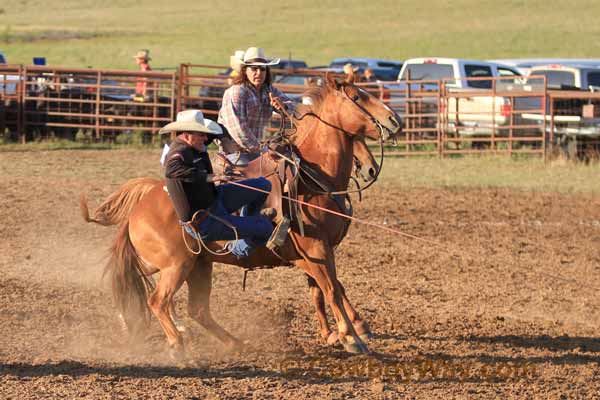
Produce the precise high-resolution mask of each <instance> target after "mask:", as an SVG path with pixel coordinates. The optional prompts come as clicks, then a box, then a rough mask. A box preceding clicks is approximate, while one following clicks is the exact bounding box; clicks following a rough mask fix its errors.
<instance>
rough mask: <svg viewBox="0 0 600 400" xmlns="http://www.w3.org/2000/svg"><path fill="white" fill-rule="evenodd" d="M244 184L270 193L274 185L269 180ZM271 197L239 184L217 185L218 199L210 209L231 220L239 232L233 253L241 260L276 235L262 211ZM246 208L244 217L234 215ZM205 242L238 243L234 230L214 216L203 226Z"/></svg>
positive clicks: (212, 212) (222, 217)
mask: <svg viewBox="0 0 600 400" xmlns="http://www.w3.org/2000/svg"><path fill="white" fill-rule="evenodd" d="M240 183H241V184H244V185H246V186H251V187H253V188H257V189H261V190H266V191H270V190H271V182H269V181H268V180H267V179H265V178H256V179H246V180H243V181H240ZM267 196H268V194H266V193H262V192H258V191H256V190H251V189H246V188H242V187H239V186H235V185H229V184H224V185H220V186H217V197H216V199H215V202H214V203H213V205H212V206H211V207H210V212H211V214H213V215H215V216H217V217H219V218H220V219H223V220H225V221H227V223H229V224H231V225H232V226H234V227H235V228H236V230H237V234H238V239H239V240H236V241H234V242H233V243H232V244H231V247H230V249H231V251H232V253H233V254H234V255H236V256H237V257H245V256H248V255H249V254H250V252H251V251H252V250H253V249H254V247H255V246H256V245H265V244H266V243H267V241H268V240H269V237H271V234H272V233H273V224H272V223H271V221H269V219H267V218H265V217H263V216H261V215H260V210H261V208H262V206H263V204H264V202H265V200H266V199H267ZM242 207H244V216H237V215H231V213H232V212H234V211H237V210H239V209H240V208H242ZM199 231H200V236H201V237H202V240H205V241H207V242H213V241H216V240H234V239H235V233H234V232H233V229H231V228H230V227H228V226H227V225H225V224H224V223H223V222H221V221H219V220H218V219H216V218H213V217H212V216H209V217H208V218H207V219H206V220H204V221H203V222H202V223H201V224H200V226H199Z"/></svg>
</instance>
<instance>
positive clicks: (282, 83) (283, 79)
mask: <svg viewBox="0 0 600 400" xmlns="http://www.w3.org/2000/svg"><path fill="white" fill-rule="evenodd" d="M322 84H323V77H322V76H321V75H307V74H293V75H280V76H278V77H277V79H276V80H275V83H274V86H275V87H276V88H278V89H279V90H281V91H282V92H283V93H284V94H285V95H286V96H287V97H288V98H289V99H291V100H295V101H301V99H300V98H301V97H302V93H304V92H305V91H306V90H307V89H308V88H309V87H310V86H311V85H316V86H321V85H322Z"/></svg>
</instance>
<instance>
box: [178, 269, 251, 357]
mask: <svg viewBox="0 0 600 400" xmlns="http://www.w3.org/2000/svg"><path fill="white" fill-rule="evenodd" d="M212 269H213V265H212V262H207V263H199V264H198V265H196V266H195V267H194V269H193V270H192V271H191V272H190V274H189V275H188V277H187V284H188V292H189V300H188V313H189V315H190V317H191V318H192V319H194V320H195V321H196V322H198V323H199V324H200V325H201V326H202V327H203V328H205V329H206V330H207V331H208V332H209V333H210V334H211V335H213V336H214V337H216V338H217V339H218V340H219V341H221V342H222V343H223V344H224V345H225V347H226V349H227V350H230V351H237V350H240V349H241V348H242V347H243V344H242V342H241V341H240V340H239V339H237V338H236V337H234V336H233V335H231V334H230V333H229V332H227V331H226V330H225V329H224V328H223V327H221V326H220V325H219V324H218V323H217V322H216V321H215V320H214V319H213V317H212V315H211V313H210V293H211V290H212Z"/></svg>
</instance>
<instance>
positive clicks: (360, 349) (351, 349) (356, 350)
mask: <svg viewBox="0 0 600 400" xmlns="http://www.w3.org/2000/svg"><path fill="white" fill-rule="evenodd" d="M344 350H346V351H347V352H348V353H351V354H361V353H368V352H369V350H368V349H367V348H366V346H361V345H359V344H358V343H356V342H354V343H350V342H346V343H344Z"/></svg>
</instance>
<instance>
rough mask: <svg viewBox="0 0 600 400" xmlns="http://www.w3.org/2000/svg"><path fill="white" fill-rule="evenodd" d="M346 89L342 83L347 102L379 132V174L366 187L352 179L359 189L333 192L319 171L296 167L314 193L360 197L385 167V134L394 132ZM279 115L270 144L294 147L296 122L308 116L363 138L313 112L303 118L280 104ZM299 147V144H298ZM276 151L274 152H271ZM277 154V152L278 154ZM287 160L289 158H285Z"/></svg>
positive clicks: (302, 165) (351, 136) (353, 136)
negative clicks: (289, 129) (321, 177)
mask: <svg viewBox="0 0 600 400" xmlns="http://www.w3.org/2000/svg"><path fill="white" fill-rule="evenodd" d="M346 87H347V85H346V84H344V83H342V84H341V89H342V90H341V92H342V93H343V94H344V96H345V98H346V99H347V100H349V101H350V102H352V104H354V105H355V106H356V107H357V108H358V109H359V110H360V112H361V113H362V114H364V115H366V117H367V119H368V120H369V121H370V122H371V123H372V124H373V125H374V126H375V127H376V128H377V130H378V131H379V148H380V160H379V162H378V167H379V168H377V173H376V174H375V176H374V177H373V180H371V181H370V182H369V183H368V184H367V185H366V186H364V187H360V184H359V183H358V181H357V180H356V179H354V178H353V177H351V178H352V179H353V180H354V181H355V183H356V186H357V187H358V188H357V189H349V190H339V191H332V190H328V189H329V188H328V187H327V184H325V183H323V182H321V180H320V179H319V178H318V175H319V173H318V172H317V171H314V170H313V169H312V168H311V167H309V166H308V165H306V164H305V163H302V162H301V160H300V161H299V162H298V164H297V165H296V167H297V169H298V171H299V172H300V174H299V177H300V179H301V180H302V181H303V183H304V184H305V185H306V186H307V187H308V188H309V189H310V190H311V191H312V192H313V193H316V194H324V195H348V194H351V193H359V195H360V194H361V193H362V192H363V191H364V190H366V189H368V188H369V187H370V186H371V185H373V184H374V183H375V182H376V181H377V179H378V177H379V174H380V173H381V169H382V166H383V159H384V141H385V138H384V136H385V134H387V136H388V137H390V136H392V134H393V132H392V131H391V130H390V129H389V128H387V127H386V126H384V125H383V124H382V123H381V122H380V121H379V120H378V119H377V118H375V116H374V115H373V114H372V113H371V112H370V111H369V110H367V109H366V108H365V107H364V106H362V105H361V104H360V103H358V98H359V96H355V97H356V98H353V97H351V96H350V95H349V94H348V93H347V92H346ZM278 111H279V113H280V114H281V125H280V128H279V131H278V132H277V134H275V135H274V136H273V137H272V138H271V139H269V140H268V143H273V142H274V141H277V142H280V141H284V142H285V143H286V144H289V145H292V144H293V143H292V142H291V140H290V137H291V136H293V135H294V134H295V131H296V130H297V125H296V121H301V120H303V119H304V118H305V117H307V116H312V117H314V118H316V119H318V120H319V121H320V122H322V123H323V124H325V125H327V126H329V127H331V128H334V129H335V130H336V131H340V132H342V133H344V134H346V135H348V136H349V137H350V138H351V140H356V139H355V138H357V137H361V135H362V134H358V133H356V132H354V133H353V132H348V131H347V130H345V129H344V128H342V127H341V126H337V125H335V124H333V123H331V122H328V121H325V120H324V119H322V118H321V116H320V115H318V114H316V113H315V112H313V111H308V112H306V113H304V114H302V115H301V116H298V117H297V116H295V115H292V114H290V113H289V112H288V111H287V110H286V109H285V107H284V106H283V104H280V107H279V110H278ZM286 119H288V120H289V121H290V123H291V125H292V131H291V133H289V132H286V131H285V120H286ZM309 134H310V132H309V133H308V134H307V135H306V136H308V135H309ZM296 145H297V144H296ZM271 151H274V150H271ZM276 153H277V152H276ZM278 155H280V156H283V155H281V154H279V153H278ZM284 158H287V157H284ZM302 174H304V175H306V176H307V177H308V178H309V179H310V181H312V182H313V183H314V184H315V185H316V186H317V187H318V189H316V188H314V187H311V186H314V185H309V184H308V182H307V181H306V180H305V179H304V178H303V176H302Z"/></svg>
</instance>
